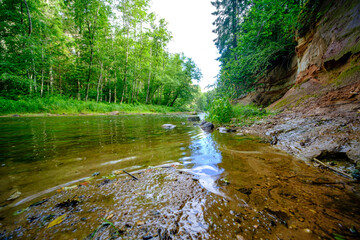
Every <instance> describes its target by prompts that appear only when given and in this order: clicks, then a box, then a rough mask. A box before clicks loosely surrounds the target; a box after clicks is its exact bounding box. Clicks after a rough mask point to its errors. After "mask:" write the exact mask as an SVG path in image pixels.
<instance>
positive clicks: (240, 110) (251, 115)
mask: <svg viewBox="0 0 360 240" xmlns="http://www.w3.org/2000/svg"><path fill="white" fill-rule="evenodd" d="M233 112H234V117H233V118H234V120H235V119H236V120H235V121H233V122H234V123H235V124H236V125H238V126H249V125H252V124H253V123H255V122H257V121H259V120H261V119H263V118H266V117H267V116H270V115H274V114H275V113H274V112H271V111H268V110H266V109H263V108H259V107H257V106H255V105H240V104H238V105H235V106H233Z"/></svg>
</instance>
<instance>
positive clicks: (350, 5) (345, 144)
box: [239, 0, 360, 165]
mask: <svg viewBox="0 0 360 240" xmlns="http://www.w3.org/2000/svg"><path fill="white" fill-rule="evenodd" d="M314 14H316V15H317V16H321V17H319V19H316V18H311V17H309V18H310V20H313V19H316V21H315V22H314V23H313V24H312V25H311V26H308V28H307V29H306V31H303V32H300V33H299V37H298V39H297V42H298V45H297V47H296V49H295V50H296V56H294V57H293V58H292V59H291V60H289V61H287V62H286V64H281V65H279V66H276V67H275V68H274V69H273V70H272V71H270V73H269V75H268V77H267V78H266V79H264V80H263V82H264V87H262V88H261V89H258V91H257V92H255V93H251V94H249V95H248V96H246V97H244V98H243V99H240V100H239V102H240V103H245V104H246V103H256V104H258V105H262V106H268V109H271V110H278V111H281V113H280V114H279V115H277V116H275V117H273V118H271V119H268V120H267V121H266V122H263V123H260V125H256V126H253V127H252V130H254V129H256V131H260V132H262V133H263V134H265V135H268V136H270V137H272V138H273V139H276V141H273V142H274V143H276V145H277V146H278V147H279V148H281V149H283V150H285V151H287V152H290V153H292V154H295V155H297V156H299V157H301V158H304V159H312V158H314V157H318V158H322V159H324V160H325V161H327V160H329V161H332V160H341V159H343V160H345V161H346V162H350V163H352V164H353V163H355V164H356V163H360V2H359V1H351V0H340V1H322V3H321V4H320V5H319V6H318V8H317V9H316V12H315V13H314ZM252 130H251V129H250V130H249V131H252ZM359 165H360V164H359Z"/></svg>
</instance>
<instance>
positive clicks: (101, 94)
mask: <svg viewBox="0 0 360 240" xmlns="http://www.w3.org/2000/svg"><path fill="white" fill-rule="evenodd" d="M105 82H106V77H105ZM103 85H104V82H103V81H101V85H100V102H102V99H103Z"/></svg>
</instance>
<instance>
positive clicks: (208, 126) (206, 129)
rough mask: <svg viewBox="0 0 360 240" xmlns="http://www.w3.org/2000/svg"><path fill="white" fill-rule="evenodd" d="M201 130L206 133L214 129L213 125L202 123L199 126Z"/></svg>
mask: <svg viewBox="0 0 360 240" xmlns="http://www.w3.org/2000/svg"><path fill="white" fill-rule="evenodd" d="M200 127H201V129H202V130H204V131H207V132H210V131H211V130H213V129H214V124H212V123H210V122H206V123H202V124H201V125H200Z"/></svg>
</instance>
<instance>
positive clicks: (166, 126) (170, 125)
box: [162, 124, 176, 129]
mask: <svg viewBox="0 0 360 240" xmlns="http://www.w3.org/2000/svg"><path fill="white" fill-rule="evenodd" d="M162 127H163V128H165V129H174V128H176V125H173V124H164V125H162Z"/></svg>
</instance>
